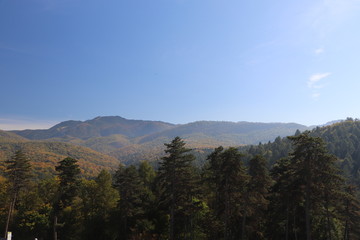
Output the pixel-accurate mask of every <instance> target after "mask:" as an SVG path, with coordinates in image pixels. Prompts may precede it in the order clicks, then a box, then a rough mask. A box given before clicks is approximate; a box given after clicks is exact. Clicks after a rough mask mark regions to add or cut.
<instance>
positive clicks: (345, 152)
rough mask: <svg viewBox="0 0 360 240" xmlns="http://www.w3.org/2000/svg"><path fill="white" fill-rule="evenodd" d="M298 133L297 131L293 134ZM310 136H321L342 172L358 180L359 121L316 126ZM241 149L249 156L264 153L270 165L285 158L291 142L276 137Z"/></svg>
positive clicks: (359, 155) (290, 147)
mask: <svg viewBox="0 0 360 240" xmlns="http://www.w3.org/2000/svg"><path fill="white" fill-rule="evenodd" d="M298 134H300V132H297V133H296V134H295V135H298ZM310 134H311V135H312V136H316V137H321V138H322V139H323V140H324V141H325V143H326V146H327V149H328V150H329V152H330V153H332V154H334V155H335V156H337V157H338V159H339V160H338V162H337V164H339V166H340V167H341V169H342V170H343V171H344V174H347V175H348V176H351V178H352V179H354V180H356V181H359V177H360V176H359V170H360V121H359V120H354V119H351V118H348V119H347V120H344V121H340V122H339V121H338V122H336V123H334V124H331V125H328V126H324V127H316V128H315V129H313V130H312V131H310ZM240 150H241V151H243V152H246V153H247V154H249V157H251V156H254V155H256V154H262V155H264V156H265V157H266V158H267V159H268V161H269V164H270V165H272V164H273V163H275V161H276V160H278V159H280V158H285V157H287V156H288V154H289V153H290V151H291V150H292V145H291V142H290V141H289V139H288V138H280V137H277V138H276V139H275V140H274V141H273V142H268V143H265V144H259V145H257V146H254V145H252V146H245V147H241V148H240Z"/></svg>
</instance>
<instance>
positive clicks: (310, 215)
mask: <svg viewBox="0 0 360 240" xmlns="http://www.w3.org/2000/svg"><path fill="white" fill-rule="evenodd" d="M289 139H290V140H291V141H292V142H293V144H294V145H295V150H294V152H293V153H291V155H290V156H291V164H290V169H289V171H291V173H292V175H293V179H292V180H291V182H292V185H290V186H291V187H292V188H293V189H292V191H296V192H297V193H298V194H300V195H299V196H300V200H301V199H302V201H303V206H304V216H305V231H306V239H307V240H310V239H312V238H313V237H314V236H316V238H317V239H320V238H323V237H324V238H327V239H331V238H332V236H333V234H332V227H331V224H332V223H331V222H332V217H331V213H330V209H331V208H332V207H335V208H336V205H337V204H338V203H339V197H338V196H341V188H342V184H343V179H342V177H341V176H340V174H339V170H338V168H337V167H336V165H335V162H336V160H337V159H336V157H334V156H333V155H330V154H328V153H327V150H326V147H325V143H324V141H323V140H322V139H321V138H318V137H311V136H310V134H309V132H305V133H303V134H301V135H298V136H294V137H289ZM299 190H300V191H299ZM324 222H325V224H324ZM316 223H318V224H316Z"/></svg>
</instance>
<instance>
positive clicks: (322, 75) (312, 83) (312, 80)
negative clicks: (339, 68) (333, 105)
mask: <svg viewBox="0 0 360 240" xmlns="http://www.w3.org/2000/svg"><path fill="white" fill-rule="evenodd" d="M330 75H331V73H330V72H327V73H316V74H313V75H311V76H310V78H309V81H308V82H307V84H308V87H309V88H322V87H321V85H316V84H317V83H318V82H319V81H320V80H321V79H324V78H326V77H328V76H330Z"/></svg>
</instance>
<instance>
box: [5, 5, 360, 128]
mask: <svg viewBox="0 0 360 240" xmlns="http://www.w3.org/2000/svg"><path fill="white" fill-rule="evenodd" d="M359 13H360V0H302V1H289V0H274V1H265V0H262V1H260V0H253V1H239V0H151V1H149V0H105V1H99V0H0V86H1V88H0V89H1V90H0V129H3V130H10V129H26V128H30V129H39V128H48V127H51V126H53V125H55V124H57V123H59V122H61V121H65V120H89V119H93V118H95V117H97V116H121V117H124V118H127V119H142V120H161V121H165V122H170V123H178V124H182V123H188V122H193V121H199V120H216V121H234V122H237V121H251V122H296V123H300V124H304V125H307V126H310V125H317V124H324V123H326V122H329V121H332V120H338V119H345V118H346V117H353V118H358V117H360V107H359V106H358V105H359V104H360V93H359V91H360V65H359V64H360V44H359V43H360V27H359V26H360V14H359Z"/></svg>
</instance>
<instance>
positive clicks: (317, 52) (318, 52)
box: [314, 47, 325, 55]
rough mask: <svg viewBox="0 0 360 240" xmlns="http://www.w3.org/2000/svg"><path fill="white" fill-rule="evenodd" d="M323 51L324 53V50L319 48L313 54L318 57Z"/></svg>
mask: <svg viewBox="0 0 360 240" xmlns="http://www.w3.org/2000/svg"><path fill="white" fill-rule="evenodd" d="M324 51H325V49H324V48H322V47H321V48H317V49H315V51H314V52H315V54H316V55H320V54H322V53H323V52H324Z"/></svg>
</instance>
